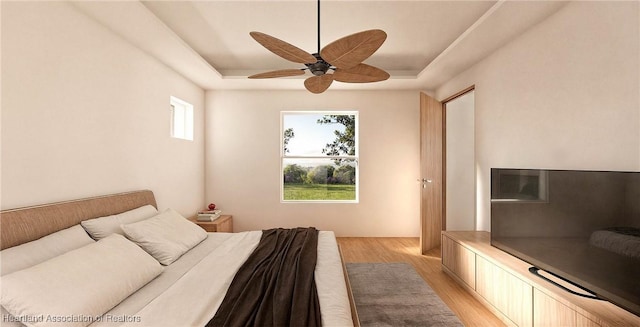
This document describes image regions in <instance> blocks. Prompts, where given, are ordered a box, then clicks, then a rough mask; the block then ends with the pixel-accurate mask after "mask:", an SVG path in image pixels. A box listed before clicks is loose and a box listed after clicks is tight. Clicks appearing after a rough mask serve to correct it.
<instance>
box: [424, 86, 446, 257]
mask: <svg viewBox="0 0 640 327" xmlns="http://www.w3.org/2000/svg"><path fill="white" fill-rule="evenodd" d="M420 166H421V168H420V170H421V171H420V173H421V174H422V176H421V177H420V179H421V180H422V188H421V190H422V192H421V200H420V216H421V217H420V229H421V232H420V247H421V251H422V254H425V253H426V252H427V251H429V250H431V249H433V248H435V247H438V246H440V237H441V236H440V235H441V232H442V226H443V223H442V212H443V185H444V184H443V175H442V167H443V106H442V103H441V102H438V101H437V100H436V99H434V98H432V97H430V96H428V95H426V94H424V93H420Z"/></svg>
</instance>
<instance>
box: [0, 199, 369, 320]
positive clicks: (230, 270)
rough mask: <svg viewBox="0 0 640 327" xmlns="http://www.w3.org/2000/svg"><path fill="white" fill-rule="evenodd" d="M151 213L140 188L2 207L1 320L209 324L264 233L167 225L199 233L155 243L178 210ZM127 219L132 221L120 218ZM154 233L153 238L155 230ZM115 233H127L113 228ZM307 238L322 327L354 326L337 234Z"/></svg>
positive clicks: (152, 205)
mask: <svg viewBox="0 0 640 327" xmlns="http://www.w3.org/2000/svg"><path fill="white" fill-rule="evenodd" d="M156 208H157V204H156V201H155V198H154V196H153V193H152V192H151V191H149V190H143V191H135V192H128V193H120V194H114V195H107V196H100V197H95V198H89V199H81V200H74V201H67V202H60V203H54V204H48V205H42V206H35V207H28V208H21V209H13V210H5V211H2V213H1V215H2V216H1V227H2V228H1V229H0V233H1V243H0V245H1V248H2V252H0V260H1V261H0V262H1V264H0V267H1V268H2V271H1V275H2V277H1V278H0V284H1V286H2V308H1V309H2V317H0V324H1V325H2V326H23V325H27V326H78V327H81V326H92V327H93V326H172V327H173V326H205V325H207V324H208V323H211V322H212V321H213V319H212V318H213V317H214V316H215V317H218V316H219V315H220V312H218V309H219V308H221V306H222V307H224V306H225V304H226V303H227V302H226V301H227V300H226V299H225V295H227V293H228V290H230V285H232V282H233V281H234V277H237V276H236V273H237V272H238V271H239V269H241V267H243V266H245V265H246V264H247V262H248V261H250V260H248V258H251V255H252V253H253V252H254V250H255V249H256V248H260V246H261V245H260V244H262V243H260V242H261V238H262V239H264V238H265V236H263V233H262V231H248V232H241V233H206V232H204V231H201V229H200V228H199V227H198V228H197V229H196V230H193V229H192V228H191V226H196V225H195V224H192V223H189V225H184V224H183V222H181V221H175V223H177V225H171V226H172V228H174V229H180V228H185V230H184V232H181V233H179V234H181V235H197V236H193V237H191V236H189V237H182V239H179V240H177V241H176V242H173V243H171V246H166V244H163V243H162V242H160V243H158V239H157V237H165V236H163V234H162V233H163V232H162V229H161V228H166V226H165V227H162V226H160V225H162V224H165V223H167V222H170V223H173V222H174V220H171V219H177V218H175V215H176V214H177V213H175V212H172V211H171V210H170V209H168V210H166V211H163V212H158V211H157V209H156ZM143 212H144V215H143ZM134 215H135V216H136V219H137V220H136V221H133V222H131V221H130V220H127V219H132V218H131V217H133V216H134ZM140 216H145V218H144V219H141V218H140ZM180 218H181V220H182V221H187V220H186V219H184V217H180ZM163 219H164V220H163ZM125 221H126V222H127V223H126V224H125V223H123V222H125ZM114 224H115V225H114ZM105 226H106V227H105ZM118 226H119V227H118ZM159 226H160V227H159ZM157 228H160V229H159V230H160V232H159V234H153V232H154V230H155V229H157ZM116 229H117V230H121V231H124V236H123V235H122V233H121V232H112V231H115V230H116ZM136 233H137V234H136ZM200 233H204V235H201V234H200ZM138 234H140V235H138ZM158 235H160V236H158ZM314 235H317V249H316V246H314V250H317V258H316V263H315V268H314V271H313V275H312V276H313V279H314V280H315V284H314V288H316V289H317V302H318V303H319V308H320V309H319V312H320V316H321V324H322V325H324V326H353V325H358V321H357V314H356V313H355V307H354V305H353V301H352V300H351V298H350V291H349V288H348V279H347V278H346V277H345V273H344V271H345V270H344V264H343V263H342V260H341V256H340V252H339V248H338V245H337V242H336V239H335V235H334V234H333V232H330V231H317V233H316V234H314ZM125 236H126V237H125ZM190 237H191V239H189V238H190ZM184 238H186V240H185V239H184ZM154 242H155V243H154ZM183 243H184V244H183ZM187 243H191V244H194V243H195V245H192V246H190V245H188V244H187ZM158 244H161V245H160V246H158ZM185 244H186V245H185ZM314 244H315V243H314ZM147 246H148V247H147ZM156 246H157V248H156ZM142 249H144V250H142ZM185 249H186V250H185ZM181 251H182V252H181ZM255 251H257V250H255ZM70 262H71V263H72V264H70ZM78 262H81V264H78ZM233 283H234V284H235V282H233ZM232 286H233V285H232ZM43 289H46V290H50V291H47V292H44V291H43ZM43 292H44V293H43ZM229 293H230V291H229ZM243 301H244V300H243ZM227 307H229V306H227ZM69 308H74V309H73V310H72V309H69ZM78 308H80V309H78ZM65 310H66V311H65ZM69 310H70V311H69ZM74 310H75V311H74ZM78 310H80V311H78ZM220 311H222V309H220ZM232 322H233V321H232ZM226 324H227V323H225V325H226ZM231 324H233V323H231Z"/></svg>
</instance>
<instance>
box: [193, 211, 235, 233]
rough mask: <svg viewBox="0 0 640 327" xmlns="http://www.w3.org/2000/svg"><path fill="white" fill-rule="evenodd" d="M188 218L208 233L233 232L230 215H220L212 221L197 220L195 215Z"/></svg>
mask: <svg viewBox="0 0 640 327" xmlns="http://www.w3.org/2000/svg"><path fill="white" fill-rule="evenodd" d="M189 220H190V221H191V222H193V223H194V224H197V225H198V226H200V227H202V229H204V230H206V231H207V232H210V233H215V232H223V233H233V216H231V215H222V216H220V218H218V219H216V220H214V221H198V220H197V219H196V217H191V218H189Z"/></svg>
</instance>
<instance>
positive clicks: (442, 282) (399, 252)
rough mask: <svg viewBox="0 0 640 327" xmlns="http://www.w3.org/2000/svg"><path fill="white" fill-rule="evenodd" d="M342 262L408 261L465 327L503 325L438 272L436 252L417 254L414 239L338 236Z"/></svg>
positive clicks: (438, 258)
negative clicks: (342, 257)
mask: <svg viewBox="0 0 640 327" xmlns="http://www.w3.org/2000/svg"><path fill="white" fill-rule="evenodd" d="M338 244H340V247H341V248H342V254H343V256H344V261H345V262H408V263H410V264H412V265H413V267H414V268H415V269H416V271H417V272H418V273H419V274H420V275H421V276H422V278H423V279H424V280H425V281H426V282H427V284H429V286H431V288H432V289H433V290H434V291H435V292H436V293H437V294H438V296H440V298H441V299H442V300H443V301H444V302H445V303H446V304H447V305H448V306H449V308H451V310H452V311H453V312H454V313H455V314H456V315H457V316H458V318H460V320H461V321H462V323H463V324H464V325H465V326H505V324H504V323H503V322H502V321H500V320H499V319H498V318H497V317H496V316H495V315H494V314H493V313H491V312H490V311H489V310H488V309H486V308H485V307H484V306H483V305H482V304H481V303H480V302H478V300H476V299H475V298H474V297H473V296H471V294H469V293H468V292H467V291H465V290H464V289H463V288H462V287H461V286H460V285H458V284H457V283H456V282H455V281H454V280H453V279H452V278H451V277H449V276H448V275H447V274H445V273H444V272H443V271H442V269H441V257H440V249H439V248H437V249H433V250H431V251H429V253H427V255H420V240H419V239H418V238H378V237H339V238H338Z"/></svg>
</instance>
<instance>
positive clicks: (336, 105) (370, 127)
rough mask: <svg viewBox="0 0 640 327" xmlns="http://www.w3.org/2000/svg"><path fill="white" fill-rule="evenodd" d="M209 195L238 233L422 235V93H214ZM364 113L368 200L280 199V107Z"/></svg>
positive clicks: (210, 99)
mask: <svg viewBox="0 0 640 327" xmlns="http://www.w3.org/2000/svg"><path fill="white" fill-rule="evenodd" d="M206 99H207V100H206V102H207V104H206V106H207V113H206V124H207V136H206V138H207V142H206V143H207V150H206V155H207V158H206V162H207V167H206V174H207V178H206V198H207V200H208V201H212V202H215V203H216V204H217V205H219V207H220V208H221V209H222V210H223V211H225V212H227V213H229V214H233V215H234V228H235V229H236V230H238V231H243V230H252V229H262V228H271V227H296V226H315V227H317V228H319V229H323V230H334V231H335V232H336V234H337V235H338V236H418V233H419V209H420V203H419V198H420V193H419V192H420V184H419V183H417V182H416V179H417V178H418V177H419V176H420V175H419V171H420V170H419V166H420V126H419V114H420V110H419V105H420V103H419V93H418V92H416V91H377V92H366V91H327V92H326V93H324V94H321V95H314V94H310V93H309V92H307V91H208V92H207V96H206ZM283 110H357V111H359V120H360V121H359V128H360V135H359V137H360V166H359V167H360V202H359V203H357V204H320V203H313V204H311V203H306V204H301V203H280V182H281V180H282V175H281V173H280V111H283Z"/></svg>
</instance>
